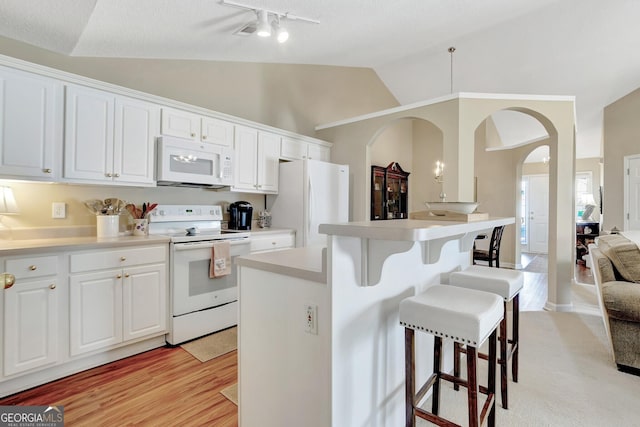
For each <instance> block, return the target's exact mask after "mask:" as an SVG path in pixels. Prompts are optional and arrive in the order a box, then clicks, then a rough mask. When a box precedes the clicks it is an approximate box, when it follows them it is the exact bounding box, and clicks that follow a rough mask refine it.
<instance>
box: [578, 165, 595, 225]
mask: <svg viewBox="0 0 640 427" xmlns="http://www.w3.org/2000/svg"><path fill="white" fill-rule="evenodd" d="M588 204H591V205H593V204H595V201H594V198H593V183H592V177H591V172H578V173H576V219H578V220H581V219H582V214H583V213H584V208H585V206H586V205H588Z"/></svg>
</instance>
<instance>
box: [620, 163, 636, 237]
mask: <svg viewBox="0 0 640 427" xmlns="http://www.w3.org/2000/svg"><path fill="white" fill-rule="evenodd" d="M625 163H626V164H627V165H626V166H627V168H626V169H627V176H626V182H625V184H626V185H625V188H626V190H627V191H626V194H625V201H624V202H625V207H626V209H625V227H624V229H625V230H640V156H633V157H628V158H625Z"/></svg>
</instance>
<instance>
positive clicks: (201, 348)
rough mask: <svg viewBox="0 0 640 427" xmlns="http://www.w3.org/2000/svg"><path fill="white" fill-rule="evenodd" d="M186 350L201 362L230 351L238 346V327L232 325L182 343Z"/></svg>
mask: <svg viewBox="0 0 640 427" xmlns="http://www.w3.org/2000/svg"><path fill="white" fill-rule="evenodd" d="M180 347H182V348H183V349H184V350H185V351H187V352H188V353H190V354H191V355H192V356H193V357H195V358H196V359H198V360H199V361H201V362H206V361H208V360H211V359H214V358H216V357H218V356H222V355H223V354H226V353H229V352H230V351H233V350H235V349H236V348H237V347H238V328H237V327H235V326H234V327H232V328H229V329H225V330H223V331H220V332H216V333H213V334H210V335H207V336H205V337H202V338H198V339H197V340H193V341H189V342H187V343H184V344H182V345H181V346H180Z"/></svg>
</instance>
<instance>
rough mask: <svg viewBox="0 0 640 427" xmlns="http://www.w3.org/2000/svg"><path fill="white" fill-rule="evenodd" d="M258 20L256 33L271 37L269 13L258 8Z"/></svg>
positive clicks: (260, 35)
mask: <svg viewBox="0 0 640 427" xmlns="http://www.w3.org/2000/svg"><path fill="white" fill-rule="evenodd" d="M256 13H257V15H258V22H257V24H256V34H257V35H258V36H259V37H271V25H270V24H269V13H268V12H267V11H266V10H258V11H257V12H256Z"/></svg>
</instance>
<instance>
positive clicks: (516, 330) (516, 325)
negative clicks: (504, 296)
mask: <svg viewBox="0 0 640 427" xmlns="http://www.w3.org/2000/svg"><path fill="white" fill-rule="evenodd" d="M512 310H513V326H512V328H513V332H512V337H513V338H512V341H513V343H512V345H513V346H514V348H515V350H514V351H513V355H512V359H511V375H512V376H513V382H514V383H517V382H518V352H519V351H520V342H519V341H520V294H519V293H518V294H517V295H516V296H515V297H513V307H512ZM505 314H506V313H505Z"/></svg>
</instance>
